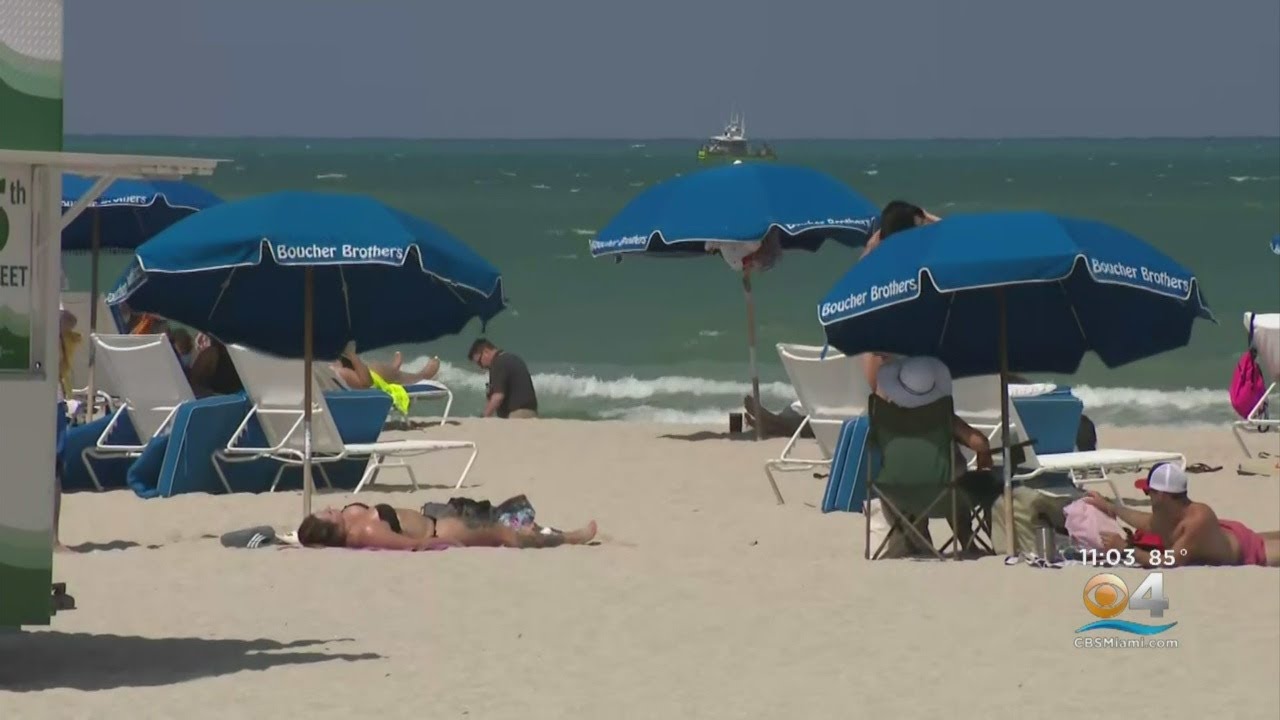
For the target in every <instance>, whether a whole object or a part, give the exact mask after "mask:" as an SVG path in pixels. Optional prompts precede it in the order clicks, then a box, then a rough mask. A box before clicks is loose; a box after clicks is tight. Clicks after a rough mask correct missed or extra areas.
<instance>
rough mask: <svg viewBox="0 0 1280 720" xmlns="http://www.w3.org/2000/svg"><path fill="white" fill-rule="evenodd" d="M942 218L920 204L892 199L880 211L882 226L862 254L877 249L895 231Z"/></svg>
mask: <svg viewBox="0 0 1280 720" xmlns="http://www.w3.org/2000/svg"><path fill="white" fill-rule="evenodd" d="M941 219H942V218H940V217H938V216H937V215H934V214H933V213H930V212H928V211H927V210H925V209H924V208H922V207H920V206H919V205H913V204H911V203H909V202H907V201H906V200H890V201H889V204H888V205H885V206H884V209H883V210H881V211H880V228H879V229H878V230H876V231H875V232H874V233H872V235H871V238H870V239H869V240H867V246H866V248H864V249H863V250H862V256H863V257H866V255H867V253H869V252H871V251H872V250H875V249H876V247H877V246H879V245H880V243H881V242H883V241H884V239H885V238H887V237H889V236H890V235H893V234H894V233H899V232H902V231H903V230H910V229H911V228H913V227H918V226H920V225H928V224H930V223H935V222H938V221H939V220H941Z"/></svg>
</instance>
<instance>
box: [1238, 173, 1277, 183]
mask: <svg viewBox="0 0 1280 720" xmlns="http://www.w3.org/2000/svg"><path fill="white" fill-rule="evenodd" d="M1227 179H1228V180H1230V181H1232V182H1237V183H1242V182H1267V181H1269V180H1280V175H1265V176H1262V175H1231V176H1229V177H1227Z"/></svg>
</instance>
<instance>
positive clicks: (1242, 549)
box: [1087, 463, 1280, 567]
mask: <svg viewBox="0 0 1280 720" xmlns="http://www.w3.org/2000/svg"><path fill="white" fill-rule="evenodd" d="M1134 484H1135V485H1136V486H1137V487H1138V489H1139V490H1142V491H1143V492H1145V493H1146V494H1147V497H1149V498H1151V512H1149V513H1145V512H1141V511H1139V510H1134V509H1132V508H1127V507H1123V506H1120V505H1117V504H1115V503H1113V502H1111V501H1110V500H1107V499H1106V498H1104V497H1102V496H1101V495H1099V494H1097V493H1095V492H1091V493H1089V498H1088V500H1087V502H1088V503H1089V504H1090V505H1092V506H1094V507H1096V508H1098V509H1099V510H1101V511H1103V512H1105V513H1106V514H1108V515H1110V516H1111V517H1115V518H1119V519H1121V520H1123V521H1124V522H1126V523H1128V524H1129V525H1132V526H1133V527H1134V528H1135V529H1137V530H1144V531H1146V532H1151V533H1155V534H1156V535H1158V536H1159V537H1160V540H1161V541H1162V542H1163V543H1164V546H1165V548H1167V549H1168V550H1172V551H1173V553H1172V555H1173V561H1174V562H1173V564H1174V565H1261V566H1271V567H1280V532H1267V533H1257V532H1254V531H1252V530H1250V529H1249V528H1247V527H1245V526H1244V524H1243V523H1239V522H1236V521H1235V520H1221V519H1219V518H1218V516H1217V515H1216V514H1214V512H1213V508H1210V507H1209V506H1208V505H1205V504H1204V503H1198V502H1192V501H1191V499H1190V498H1188V497H1187V476H1186V473H1184V472H1183V471H1182V469H1181V468H1179V467H1178V466H1176V465H1173V464H1170V463H1161V464H1159V465H1156V466H1155V467H1153V468H1151V473H1150V474H1149V475H1148V476H1147V477H1146V478H1145V479H1143V480H1139V481H1137V482H1136V483H1134ZM1102 540H1103V544H1105V545H1106V546H1107V547H1108V549H1117V550H1120V549H1124V548H1125V547H1127V546H1128V543H1127V541H1126V540H1125V539H1124V538H1122V537H1120V536H1119V535H1116V534H1114V533H1104V535H1103V538H1102ZM1168 555H1169V553H1168V552H1167V551H1166V552H1165V554H1164V557H1165V558H1167V557H1168ZM1137 558H1138V560H1139V561H1140V562H1141V563H1142V564H1143V565H1145V566H1147V567H1152V566H1154V563H1152V562H1151V556H1150V554H1149V553H1148V552H1146V551H1143V550H1141V549H1139V550H1138V553H1137ZM1161 564H1162V565H1165V566H1167V565H1168V564H1169V563H1167V562H1164V563H1161Z"/></svg>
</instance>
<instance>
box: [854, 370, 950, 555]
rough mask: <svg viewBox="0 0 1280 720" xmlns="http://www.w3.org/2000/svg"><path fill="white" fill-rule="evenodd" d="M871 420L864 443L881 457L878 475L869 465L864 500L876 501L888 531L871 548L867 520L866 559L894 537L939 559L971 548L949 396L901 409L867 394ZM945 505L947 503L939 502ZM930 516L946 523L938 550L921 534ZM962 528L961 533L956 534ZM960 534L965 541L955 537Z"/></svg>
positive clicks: (868, 519)
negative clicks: (946, 537) (957, 477)
mask: <svg viewBox="0 0 1280 720" xmlns="http://www.w3.org/2000/svg"><path fill="white" fill-rule="evenodd" d="M867 407H868V410H869V414H870V418H871V427H870V430H869V432H868V441H869V442H870V443H872V445H873V446H874V447H875V448H877V449H878V450H879V452H880V455H881V468H880V472H878V473H874V472H872V470H871V465H870V463H868V471H867V499H868V501H871V500H878V501H880V507H881V508H882V510H883V512H884V517H885V519H886V520H887V521H888V522H889V523H890V527H889V532H888V533H887V534H886V535H885V537H884V539H883V540H882V541H881V542H880V545H879V546H878V547H877V548H875V550H874V551H873V550H872V548H871V518H870V514H869V513H864V515H866V516H867V519H866V543H867V544H866V551H865V557H866V558H867V559H868V560H878V559H880V558H881V557H883V556H884V555H885V552H886V550H887V549H888V548H889V543H890V542H891V541H894V540H895V536H896V538H897V539H898V540H899V542H906V543H907V545H908V546H909V547H926V548H928V549H929V552H931V553H932V554H933V556H934V557H936V558H937V559H939V560H942V559H945V556H944V555H943V552H945V550H946V549H947V548H948V547H950V548H951V549H952V557H953V558H957V557H959V554H960V552H961V551H962V550H969V549H971V548H972V547H973V546H974V537H975V535H974V533H973V531H972V530H973V512H972V505H971V503H970V502H969V500H968V498H967V496H966V497H965V498H964V499H963V502H962V500H961V497H960V495H961V493H960V491H959V487H958V485H957V483H956V480H955V467H956V461H955V450H956V448H955V440H954V429H953V418H954V417H955V411H954V409H953V405H952V400H951V398H950V397H945V398H940V399H938V400H935V401H934V402H932V403H929V404H928V405H925V406H922V407H918V408H903V407H899V406H897V405H894V404H893V403H890V402H888V401H886V400H884V399H883V398H880V397H877V396H874V395H873V396H871V397H870V398H869V399H868V401H867ZM944 501H947V502H944ZM931 517H946V518H948V519H949V520H950V524H951V528H952V536H951V538H950V539H949V540H948V542H947V543H945V544H944V545H943V546H942V549H941V550H939V549H938V548H937V547H936V546H935V545H934V543H933V541H932V540H931V539H930V538H929V537H928V535H927V526H926V527H925V528H924V531H922V529H921V527H920V523H922V522H923V523H927V522H928V519H929V518H931ZM962 528H963V530H961V529H962ZM961 533H963V534H964V535H965V536H966V537H964V538H960V539H959V541H956V538H957V537H958V536H959V535H960V534H961Z"/></svg>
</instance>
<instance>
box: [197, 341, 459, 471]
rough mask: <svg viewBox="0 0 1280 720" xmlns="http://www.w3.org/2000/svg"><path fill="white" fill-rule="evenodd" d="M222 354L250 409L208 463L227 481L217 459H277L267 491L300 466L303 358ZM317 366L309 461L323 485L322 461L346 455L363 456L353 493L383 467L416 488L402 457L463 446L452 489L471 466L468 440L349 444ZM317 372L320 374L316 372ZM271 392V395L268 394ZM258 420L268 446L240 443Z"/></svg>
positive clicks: (234, 349) (237, 351)
mask: <svg viewBox="0 0 1280 720" xmlns="http://www.w3.org/2000/svg"><path fill="white" fill-rule="evenodd" d="M227 352H228V354H229V355H230V356H231V361H232V363H233V364H234V365H235V367H236V371H237V373H239V375H240V380H241V382H242V383H243V384H244V387H245V391H246V393H247V394H248V395H249V400H250V402H251V403H253V405H252V407H251V408H250V410H249V413H248V414H247V415H246V416H245V418H244V420H242V421H241V422H240V425H239V427H237V428H236V431H235V433H233V434H232V436H231V440H230V441H229V442H228V443H227V446H226V447H225V448H223V449H221V450H218V451H216V452H214V454H213V457H212V458H211V461H212V462H213V467H214V470H215V471H217V473H218V476H219V478H221V479H222V481H223V483H224V484H226V476H225V474H224V472H223V469H222V466H221V464H220V463H219V461H222V462H228V463H230V462H246V461H252V460H258V459H264V458H267V459H271V460H275V461H276V462H279V463H280V467H279V468H278V469H277V471H276V474H275V476H274V478H273V479H272V482H271V486H270V488H269V490H268V492H274V491H275V489H276V488H277V487H278V486H279V484H280V480H281V478H282V477H283V475H284V471H285V470H286V469H288V468H289V467H301V466H302V464H303V462H304V459H303V450H302V443H303V438H302V421H303V404H302V403H303V388H302V382H301V379H302V372H303V370H302V361H300V360H287V359H282V358H277V357H272V356H269V355H265V354H261V353H257V352H254V351H252V350H249V349H248V348H245V347H242V346H239V345H228V346H227ZM320 368H321V366H320V365H318V364H317V365H313V366H312V371H313V372H312V410H311V431H312V452H311V462H312V464H313V465H315V466H316V467H317V469H318V473H319V475H320V477H321V479H322V481H323V482H324V483H325V485H326V486H328V487H330V488H332V483H331V482H330V481H329V478H328V474H327V473H326V472H325V469H324V464H325V463H330V462H337V461H340V460H346V459H356V458H361V457H365V458H368V462H367V465H366V466H365V470H364V473H363V474H362V475H361V477H360V481H359V482H358V483H357V484H356V486H355V489H354V491H353V494H354V493H359V492H360V491H361V490H362V489H363V488H364V487H365V486H367V485H370V484H372V483H374V482H375V481H376V480H377V476H378V473H379V472H380V471H381V470H382V469H383V468H387V467H402V468H404V469H405V471H406V472H407V473H408V475H409V482H410V483H411V484H412V486H413V489H414V490H418V489H420V486H419V484H418V479H417V476H416V474H415V473H414V471H413V467H412V466H411V465H410V464H409V463H407V462H405V459H406V458H409V457H414V456H418V455H426V454H429V453H433V452H440V451H444V450H468V451H470V456H469V457H468V458H467V463H466V465H465V466H464V467H463V469H462V473H461V474H460V475H459V476H458V479H457V482H456V483H455V484H454V486H453V488H454V489H455V490H457V489H459V488H461V487H462V483H463V482H464V481H466V479H467V474H468V473H470V472H471V467H472V465H474V464H475V461H476V456H477V454H478V453H479V448H477V447H476V444H475V443H474V442H471V441H469V440H379V441H377V442H372V443H348V442H346V441H344V440H343V439H342V435H341V434H340V433H339V432H338V426H337V424H335V423H334V420H333V415H332V413H331V412H330V410H329V405H328V402H326V400H325V397H324V393H323V392H322V391H321V388H320V383H321V378H322V377H323V376H324V374H325V371H324V370H323V369H320ZM317 370H319V372H316V371H317ZM268 395H270V397H268ZM253 418H257V419H258V423H259V425H260V426H261V427H262V431H263V434H264V435H265V436H266V439H267V442H268V443H270V445H268V446H267V447H253V446H245V445H241V442H242V440H243V438H244V436H245V433H246V431H247V429H248V427H249V422H250V420H251V419H253Z"/></svg>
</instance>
